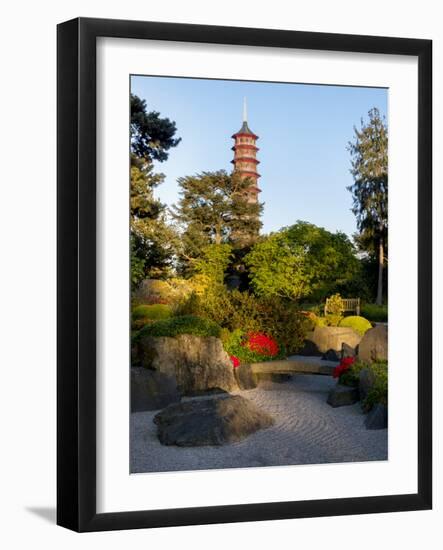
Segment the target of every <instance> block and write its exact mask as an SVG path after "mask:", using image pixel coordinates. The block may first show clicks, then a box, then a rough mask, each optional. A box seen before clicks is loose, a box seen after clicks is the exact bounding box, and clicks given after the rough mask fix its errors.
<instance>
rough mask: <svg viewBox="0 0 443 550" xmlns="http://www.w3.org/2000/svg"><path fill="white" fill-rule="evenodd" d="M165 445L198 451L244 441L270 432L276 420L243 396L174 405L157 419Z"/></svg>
mask: <svg viewBox="0 0 443 550" xmlns="http://www.w3.org/2000/svg"><path fill="white" fill-rule="evenodd" d="M154 423H155V424H157V435H158V439H159V440H160V443H162V444H163V445H177V446H179V447H197V446H203V445H223V444H226V443H232V442H235V441H240V440H242V439H244V438H245V437H247V436H248V435H250V434H253V433H254V432H256V431H257V430H260V429H263V428H268V427H270V426H272V424H274V419H273V418H272V416H270V415H269V414H268V413H266V412H264V411H262V410H261V409H259V408H258V407H257V405H255V404H254V403H253V402H252V401H249V400H248V399H245V398H244V397H242V396H240V395H229V396H226V397H225V396H223V397H221V396H220V397H212V398H209V399H197V400H192V401H185V402H183V403H180V404H178V405H170V406H169V407H166V409H164V410H163V411H161V412H160V413H158V414H157V415H156V416H155V417H154Z"/></svg>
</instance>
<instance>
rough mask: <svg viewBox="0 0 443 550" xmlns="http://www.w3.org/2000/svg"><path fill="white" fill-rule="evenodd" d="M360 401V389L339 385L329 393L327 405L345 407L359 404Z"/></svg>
mask: <svg viewBox="0 0 443 550" xmlns="http://www.w3.org/2000/svg"><path fill="white" fill-rule="evenodd" d="M358 399H359V396H358V388H353V387H351V386H343V385H342V384H337V385H336V386H335V387H334V388H331V390H330V391H329V395H328V400H327V403H328V405H331V407H343V406H345V405H353V404H354V403H357V401H358Z"/></svg>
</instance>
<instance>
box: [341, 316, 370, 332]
mask: <svg viewBox="0 0 443 550" xmlns="http://www.w3.org/2000/svg"><path fill="white" fill-rule="evenodd" d="M340 326H341V327H349V328H352V329H354V330H355V332H358V333H359V334H361V335H362V336H363V334H364V333H365V332H366V331H368V330H369V329H370V328H372V325H371V323H370V322H369V321H368V320H367V319H365V318H364V317H360V316H359V315H351V316H350V317H345V318H344V319H342V320H341V321H340Z"/></svg>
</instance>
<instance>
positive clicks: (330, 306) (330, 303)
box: [327, 293, 345, 317]
mask: <svg viewBox="0 0 443 550" xmlns="http://www.w3.org/2000/svg"><path fill="white" fill-rule="evenodd" d="M344 311H345V307H344V305H343V300H342V297H341V296H340V294H338V293H337V294H333V295H332V296H330V297H329V298H328V300H327V313H330V314H331V315H338V316H339V317H343V312H344Z"/></svg>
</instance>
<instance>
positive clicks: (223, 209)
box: [173, 170, 263, 260]
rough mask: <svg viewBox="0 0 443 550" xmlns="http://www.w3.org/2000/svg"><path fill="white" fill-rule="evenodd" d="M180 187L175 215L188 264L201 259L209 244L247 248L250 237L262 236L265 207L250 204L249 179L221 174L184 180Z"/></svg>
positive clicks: (220, 172) (185, 178) (206, 173)
mask: <svg viewBox="0 0 443 550" xmlns="http://www.w3.org/2000/svg"><path fill="white" fill-rule="evenodd" d="M178 183H179V186H180V188H181V191H180V195H181V198H180V201H179V203H178V205H176V206H174V207H173V212H174V217H175V219H176V220H177V221H178V223H179V224H180V226H181V227H182V232H183V234H182V240H183V254H184V257H186V258H187V259H188V260H189V259H192V258H197V257H199V256H200V255H201V252H202V250H203V248H204V247H205V246H206V245H208V244H211V243H214V244H217V245H220V244H222V243H232V244H234V245H235V244H237V246H244V244H245V242H244V240H245V237H246V236H248V237H250V238H252V239H253V238H255V236H256V235H258V232H259V229H260V226H261V222H260V213H261V211H262V209H263V205H261V204H259V203H250V202H248V200H247V190H248V188H249V187H250V186H251V181H250V180H249V179H242V178H241V177H240V176H239V175H238V174H235V173H234V174H232V175H228V174H227V173H226V172H225V171H224V170H219V171H217V172H203V173H201V174H197V175H195V176H186V177H182V178H179V180H178ZM240 241H241V242H240ZM239 242H240V244H239Z"/></svg>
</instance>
